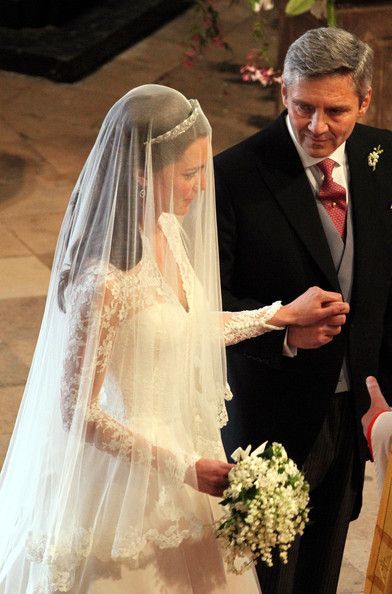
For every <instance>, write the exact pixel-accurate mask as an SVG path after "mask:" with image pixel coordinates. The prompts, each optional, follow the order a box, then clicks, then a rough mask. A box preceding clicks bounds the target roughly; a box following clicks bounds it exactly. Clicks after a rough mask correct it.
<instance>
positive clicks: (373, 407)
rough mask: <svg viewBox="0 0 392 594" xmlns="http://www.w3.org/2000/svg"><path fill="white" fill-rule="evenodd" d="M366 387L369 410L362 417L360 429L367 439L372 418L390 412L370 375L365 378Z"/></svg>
mask: <svg viewBox="0 0 392 594" xmlns="http://www.w3.org/2000/svg"><path fill="white" fill-rule="evenodd" d="M366 386H367V389H368V392H369V396H370V401H371V402H370V408H369V410H368V411H367V413H365V414H364V415H363V417H362V428H363V432H364V435H365V437H367V432H368V428H369V425H370V423H371V422H372V420H373V419H374V417H375V416H376V415H377V414H378V413H380V412H390V410H391V409H390V407H389V406H388V403H387V401H386V400H385V398H384V396H383V395H382V392H381V390H380V386H379V385H378V381H377V380H376V378H375V377H373V376H372V375H369V377H367V378H366Z"/></svg>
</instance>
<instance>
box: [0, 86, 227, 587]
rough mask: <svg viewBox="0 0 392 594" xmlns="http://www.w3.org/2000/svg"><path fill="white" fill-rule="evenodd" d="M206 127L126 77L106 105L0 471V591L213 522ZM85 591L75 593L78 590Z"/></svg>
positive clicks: (154, 89) (196, 113) (211, 236)
mask: <svg viewBox="0 0 392 594" xmlns="http://www.w3.org/2000/svg"><path fill="white" fill-rule="evenodd" d="M220 309H221V304H220V291H219V280H218V255H217V238H216V223H215V209H214V194H213V171H212V155H211V143H210V126H209V124H208V121H207V119H206V118H205V116H204V114H203V112H202V111H201V109H200V106H199V104H198V103H197V101H193V100H190V101H188V100H187V99H185V97H184V96H183V95H181V94H180V93H178V92H177V91H174V90H173V89H169V88H165V87H161V86H158V85H146V86H143V87H139V88H137V89H135V90H133V91H131V92H129V93H128V94H127V95H125V96H124V97H123V98H122V99H120V100H119V101H118V102H117V103H116V104H115V105H114V106H113V107H112V109H111V110H110V111H109V113H108V115H107V116H106V118H105V120H104V122H103V124H102V127H101V130H100V132H99V134H98V138H97V140H96V142H95V145H94V147H93V149H92V151H91V153H90V155H89V157H88V159H87V161H86V163H85V165H84V167H83V170H82V172H81V174H80V177H79V179H78V181H77V184H76V186H75V189H74V191H73V193H72V196H71V199H70V202H69V206H68V208H67V212H66V214H65V219H64V222H63V225H62V228H61V232H60V237H59V241H58V245H57V249H56V254H55V260H54V265H53V271H52V276H51V281H50V286H49V293H48V298H47V304H46V309H45V314H44V318H43V322H42V327H41V331H40V335H39V339H38V343H37V347H36V351H35V354H34V359H33V363H32V366H31V371H30V374H29V378H28V381H27V385H26V389H25V393H24V397H23V400H22V404H21V408H20V412H19V415H18V419H17V422H16V427H15V431H14V434H13V437H12V440H11V444H10V447H9V451H8V454H7V458H6V461H5V464H4V468H3V471H2V474H1V482H0V593H1V594H51V593H53V592H58V591H59V592H68V591H72V592H74V591H75V592H81V593H83V590H82V589H78V588H79V583H81V580H82V579H84V578H85V577H86V574H87V573H88V572H92V573H94V572H95V574H97V575H98V574H101V575H104V574H105V573H106V574H110V575H112V574H114V573H115V571H116V569H115V568H116V566H117V565H118V564H119V563H120V562H121V563H122V564H125V565H127V566H129V567H137V566H142V565H143V564H147V563H148V555H149V554H151V551H153V550H158V549H162V550H163V549H167V548H171V547H176V546H177V545H178V544H179V543H181V542H182V541H183V540H184V539H187V538H188V537H189V536H197V535H198V534H200V533H201V531H202V530H203V526H204V525H205V524H206V523H208V522H209V521H210V518H209V517H207V516H206V515H205V513H204V511H203V508H202V507H201V506H200V501H201V499H200V498H203V497H206V496H204V495H201V494H200V493H198V492H197V491H196V490H195V488H194V487H195V485H196V479H195V470H194V464H195V461H196V459H198V458H200V457H208V458H213V457H215V458H223V452H222V447H221V443H220V436H219V428H218V427H219V425H222V423H224V422H225V412H224V392H225V385H226V384H225V363H224V361H225V359H224V343H223V334H222V328H221V326H220V322H219V320H220V318H219V317H218V316H216V314H214V313H213V312H218V311H219V310H220ZM83 594H84V593H83Z"/></svg>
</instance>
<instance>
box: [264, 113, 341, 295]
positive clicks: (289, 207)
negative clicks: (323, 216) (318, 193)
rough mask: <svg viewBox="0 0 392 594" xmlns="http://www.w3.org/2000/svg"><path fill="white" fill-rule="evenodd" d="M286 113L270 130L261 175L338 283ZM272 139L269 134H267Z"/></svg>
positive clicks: (330, 277) (314, 255)
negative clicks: (286, 120)
mask: <svg viewBox="0 0 392 594" xmlns="http://www.w3.org/2000/svg"><path fill="white" fill-rule="evenodd" d="M284 118H285V113H284V114H282V115H281V116H280V118H278V120H276V121H275V122H274V124H273V125H272V126H271V127H270V129H269V132H270V139H269V141H267V142H268V148H266V147H264V148H263V149H262V151H263V153H265V152H267V156H266V155H265V154H264V155H263V154H260V158H259V159H258V164H259V169H260V173H261V175H262V177H263V179H264V181H265V182H266V183H267V185H268V186H269V188H270V190H271V192H272V194H273V195H274V197H275V199H276V201H277V202H278V203H279V206H280V208H281V209H282V211H283V212H284V214H285V216H286V218H287V219H288V221H289V222H290V224H291V226H292V227H293V228H294V229H295V231H296V233H297V235H298V237H299V238H300V240H301V241H302V242H303V244H304V245H305V246H306V248H307V250H308V252H309V253H310V254H311V256H312V258H313V259H314V260H315V261H316V263H317V264H318V266H319V268H320V269H321V270H322V272H323V273H324V275H325V276H326V278H327V279H328V281H329V283H330V284H331V286H332V287H333V288H334V289H335V290H337V291H340V289H339V281H338V278H337V273H336V270H335V266H334V263H333V260H332V256H331V252H330V250H329V246H328V242H327V238H326V236H325V233H324V229H323V226H322V223H321V221H320V216H319V214H318V210H317V206H316V203H315V199H314V196H313V192H312V190H311V187H310V184H309V180H308V178H307V175H306V173H305V171H304V168H303V166H302V162H301V160H300V158H299V155H298V153H297V150H296V149H295V146H294V144H293V142H292V140H291V138H290V135H289V133H288V130H287V127H286V123H285V120H284ZM268 136H269V135H268Z"/></svg>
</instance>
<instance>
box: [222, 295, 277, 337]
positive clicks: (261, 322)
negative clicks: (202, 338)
mask: <svg viewBox="0 0 392 594" xmlns="http://www.w3.org/2000/svg"><path fill="white" fill-rule="evenodd" d="M281 307H282V302H281V301H275V302H274V303H273V304H272V305H269V306H267V307H261V308H260V309H253V310H245V311H238V312H224V313H223V322H224V336H225V344H226V346H230V345H232V344H237V342H241V341H242V340H247V339H248V338H255V337H256V336H260V335H261V334H264V333H265V332H270V331H271V330H284V327H282V326H273V325H272V324H268V320H270V319H271V318H273V316H274V315H275V314H276V312H277V311H278V310H279V309H280V308H281Z"/></svg>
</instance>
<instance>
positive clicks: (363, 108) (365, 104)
mask: <svg viewBox="0 0 392 594" xmlns="http://www.w3.org/2000/svg"><path fill="white" fill-rule="evenodd" d="M371 98H372V87H369V88H368V92H367V93H366V95H365V97H364V99H363V100H362V103H361V105H360V107H359V112H358V117H359V118H362V117H363V116H364V115H365V113H366V112H367V110H368V107H369V105H370V100H371Z"/></svg>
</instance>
